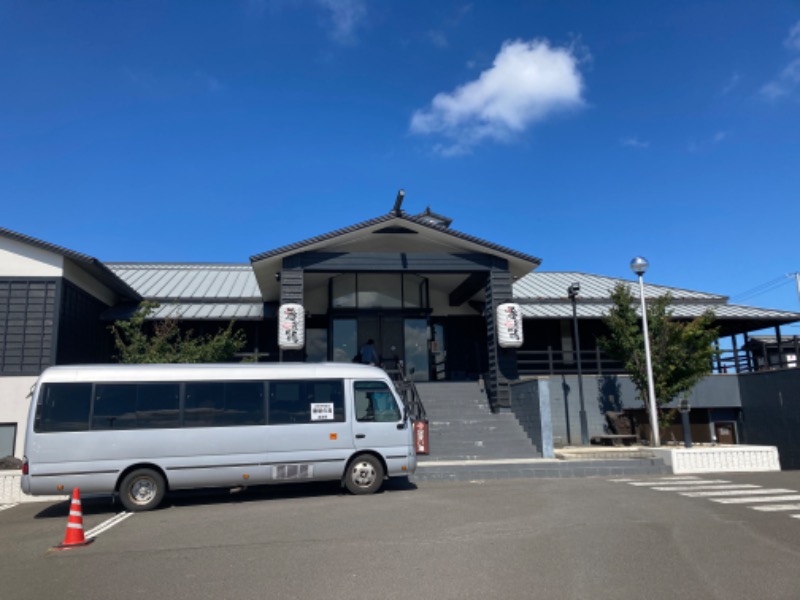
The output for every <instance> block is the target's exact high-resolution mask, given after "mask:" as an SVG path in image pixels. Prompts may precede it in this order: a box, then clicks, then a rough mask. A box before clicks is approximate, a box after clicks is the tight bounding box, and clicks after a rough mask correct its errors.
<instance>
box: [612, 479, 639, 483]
mask: <svg viewBox="0 0 800 600" xmlns="http://www.w3.org/2000/svg"><path fill="white" fill-rule="evenodd" d="M609 481H610V482H611V483H629V482H631V481H635V479H609Z"/></svg>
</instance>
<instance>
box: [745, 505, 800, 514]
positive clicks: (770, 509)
mask: <svg viewBox="0 0 800 600" xmlns="http://www.w3.org/2000/svg"><path fill="white" fill-rule="evenodd" d="M747 508H752V509H753V510H760V511H763V512H777V511H779V510H800V504H769V505H767V506H748V507H747ZM793 516H794V515H793Z"/></svg>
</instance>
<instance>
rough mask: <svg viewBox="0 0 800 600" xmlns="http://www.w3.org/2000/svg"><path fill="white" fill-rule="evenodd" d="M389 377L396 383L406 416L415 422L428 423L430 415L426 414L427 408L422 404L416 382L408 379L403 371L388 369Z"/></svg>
mask: <svg viewBox="0 0 800 600" xmlns="http://www.w3.org/2000/svg"><path fill="white" fill-rule="evenodd" d="M386 372H387V373H388V374H389V377H390V378H391V379H392V382H393V383H394V387H395V389H396V390H397V393H398V394H400V399H401V400H402V401H403V406H405V409H406V414H407V415H408V416H409V418H410V419H411V420H412V421H414V422H420V421H423V422H427V421H428V415H427V413H426V412H425V406H424V405H423V404H422V398H420V395H419V391H417V386H416V385H414V382H413V381H412V380H410V379H408V378H407V377H406V375H405V373H404V372H403V370H402V369H386Z"/></svg>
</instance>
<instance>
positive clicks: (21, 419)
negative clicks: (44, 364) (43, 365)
mask: <svg viewBox="0 0 800 600" xmlns="http://www.w3.org/2000/svg"><path fill="white" fill-rule="evenodd" d="M34 383H36V377H35V376H25V377H8V376H3V377H0V423H16V424H17V440H16V443H15V449H14V456H16V457H17V458H22V454H23V447H24V445H25V427H26V425H27V422H28V407H29V406H30V401H31V399H30V398H28V397H27V396H28V394H29V393H30V391H31V388H32V387H33V384H34Z"/></svg>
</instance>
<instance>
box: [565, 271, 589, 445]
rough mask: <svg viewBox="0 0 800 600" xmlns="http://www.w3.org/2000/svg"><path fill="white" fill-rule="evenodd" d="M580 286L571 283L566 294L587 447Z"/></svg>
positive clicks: (584, 441) (583, 434)
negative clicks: (579, 302)
mask: <svg viewBox="0 0 800 600" xmlns="http://www.w3.org/2000/svg"><path fill="white" fill-rule="evenodd" d="M580 289H581V284H579V283H577V282H576V283H573V284H571V285H570V286H569V287H568V288H567V294H568V295H569V298H570V300H572V326H573V330H574V332H575V356H576V357H577V358H578V396H579V398H580V401H581V410H580V420H581V444H583V445H584V446H588V445H589V425H588V423H587V422H586V406H585V404H584V401H583V369H582V367H581V338H580V335H579V333H578V303H577V300H578V292H579V291H580Z"/></svg>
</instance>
